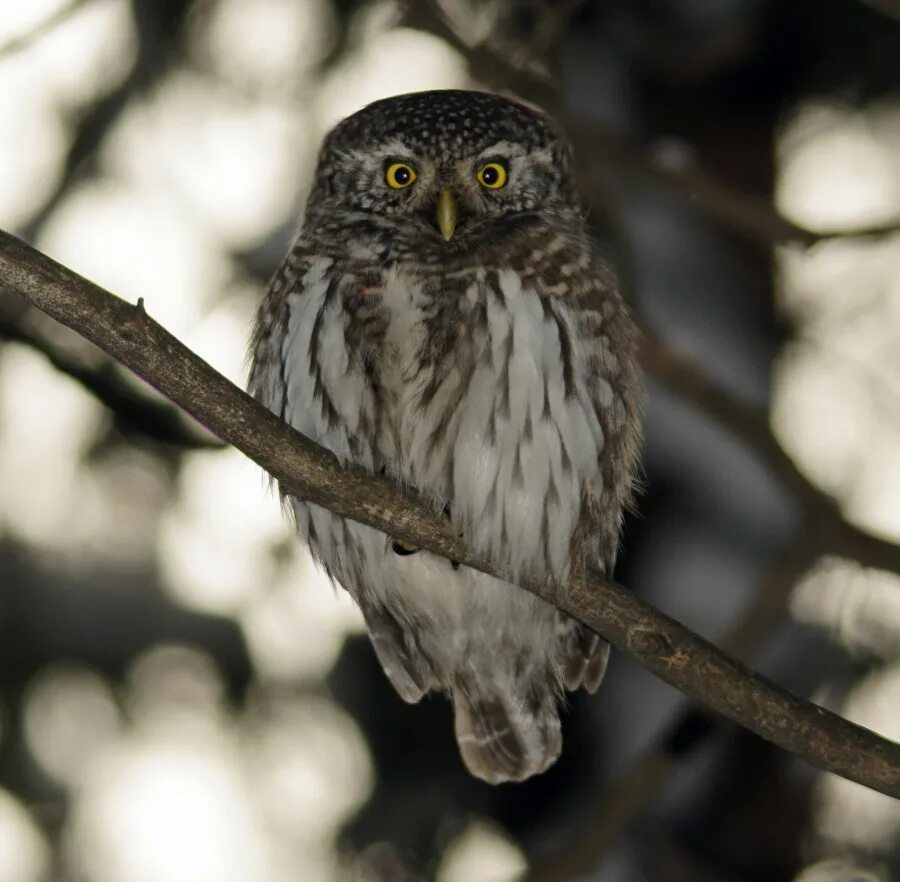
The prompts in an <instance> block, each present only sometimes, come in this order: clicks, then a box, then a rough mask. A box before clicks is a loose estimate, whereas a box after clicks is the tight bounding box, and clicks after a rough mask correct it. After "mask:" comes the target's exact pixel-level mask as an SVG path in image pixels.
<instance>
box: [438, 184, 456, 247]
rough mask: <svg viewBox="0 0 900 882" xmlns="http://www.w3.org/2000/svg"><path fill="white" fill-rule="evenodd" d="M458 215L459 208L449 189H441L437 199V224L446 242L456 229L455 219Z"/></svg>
mask: <svg viewBox="0 0 900 882" xmlns="http://www.w3.org/2000/svg"><path fill="white" fill-rule="evenodd" d="M458 217H459V209H458V208H457V207H456V200H455V199H454V198H453V194H452V193H451V192H450V191H449V190H441V195H440V196H438V201H437V225H438V229H439V230H440V231H441V235H442V236H443V237H444V239H446V240H447V241H448V242H449V241H450V238H451V237H452V236H453V231H454V230H455V229H456V220H457V218H458Z"/></svg>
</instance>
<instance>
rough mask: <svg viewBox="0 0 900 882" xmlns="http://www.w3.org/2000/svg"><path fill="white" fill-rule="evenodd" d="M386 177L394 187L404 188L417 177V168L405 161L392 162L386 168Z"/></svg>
mask: <svg viewBox="0 0 900 882" xmlns="http://www.w3.org/2000/svg"><path fill="white" fill-rule="evenodd" d="M384 179H385V181H387V185H388V186H389V187H391V188H392V189H394V190H402V189H403V188H404V187H408V186H409V185H410V184H411V183H412V182H413V181H414V180H415V179H416V170H415V169H414V168H413V167H412V166H411V165H407V164H406V163H405V162H392V163H391V164H390V165H389V166H388V167H387V168H386V169H385V172H384Z"/></svg>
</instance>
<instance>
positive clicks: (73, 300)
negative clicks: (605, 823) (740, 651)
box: [0, 232, 900, 797]
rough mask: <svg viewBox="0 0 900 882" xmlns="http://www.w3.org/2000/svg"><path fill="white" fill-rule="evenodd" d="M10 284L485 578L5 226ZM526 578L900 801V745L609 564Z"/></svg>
mask: <svg viewBox="0 0 900 882" xmlns="http://www.w3.org/2000/svg"><path fill="white" fill-rule="evenodd" d="M0 284H5V285H6V286H7V287H9V288H10V289H11V290H13V291H15V292H16V293H18V294H19V295H20V296H22V297H24V298H26V299H27V300H28V301H29V302H31V303H32V304H33V305H35V306H37V307H38V309H41V310H43V311H44V312H46V313H47V314H48V315H50V316H52V317H53V318H55V319H56V320H57V321H59V322H62V323H63V324H65V325H67V326H68V327H71V328H72V329H73V330H75V331H77V332H78V333H79V334H81V335H82V336H84V337H86V338H87V339H88V340H90V341H91V342H92V343H94V344H95V345H97V346H99V347H100V348H101V349H103V350H105V351H106V352H108V353H109V354H110V355H112V356H113V357H114V358H116V359H118V360H119V361H121V362H122V363H123V364H124V365H125V366H126V367H128V368H130V369H131V370H133V371H134V372H135V373H137V374H138V375H139V376H141V377H142V378H143V379H145V380H146V381H147V382H149V383H150V384H151V385H153V386H155V387H156V388H157V389H158V390H159V391H160V392H162V393H163V394H164V395H165V396H166V397H168V398H170V399H171V400H172V401H173V402H174V403H175V404H177V405H178V406H179V407H182V408H184V409H185V410H186V411H187V412H188V413H190V414H191V415H192V416H193V417H194V418H195V419H197V420H199V421H200V422H201V423H203V424H204V425H206V426H207V427H208V428H209V429H210V430H211V431H212V432H213V433H214V434H216V435H217V436H218V437H220V438H221V439H222V440H223V441H226V442H228V443H230V444H233V445H234V446H235V447H237V448H238V449H240V450H241V451H243V452H244V453H245V454H246V455H247V456H249V457H250V458H251V459H253V460H254V461H255V462H257V463H258V464H259V465H260V466H262V467H263V468H264V469H265V470H266V471H267V472H269V474H271V475H272V476H273V477H274V478H276V479H277V480H278V481H279V482H281V483H282V484H283V486H284V487H285V489H287V490H288V491H289V492H290V493H292V494H294V495H296V496H299V497H302V498H304V499H307V500H309V501H310V502H312V503H314V504H316V505H321V506H324V507H325V508H328V509H329V510H331V511H333V512H335V513H336V514H338V515H342V516H344V517H348V518H352V519H353V520H356V521H359V522H361V523H364V524H368V525H369V526H371V527H374V528H375V529H377V530H380V531H382V532H384V533H386V534H387V535H388V536H391V537H393V538H394V539H399V540H401V541H404V542H408V543H410V544H412V545H416V546H419V547H422V548H425V549H427V550H428V551H431V552H433V553H435V554H439V555H441V556H442V557H445V558H449V559H451V560H455V561H458V562H459V563H461V564H464V565H466V566H469V567H472V568H474V569H477V570H480V571H482V572H485V573H490V574H492V575H496V576H499V577H500V578H503V577H504V575H505V574H504V573H503V572H502V571H501V570H500V569H499V568H498V567H497V566H495V565H494V564H493V563H492V562H491V561H488V560H485V559H484V558H481V557H478V556H476V555H474V554H473V553H472V552H471V551H470V550H469V549H468V548H467V547H466V545H465V543H464V542H463V540H462V539H461V538H460V536H459V535H458V533H457V531H455V530H454V529H452V528H451V527H450V526H449V525H448V524H447V523H446V521H445V519H444V518H442V517H440V515H439V513H438V512H436V511H435V509H434V507H433V505H430V504H429V502H428V501H426V500H424V499H422V498H421V497H419V496H417V495H415V494H412V493H401V492H400V491H399V490H398V489H397V488H396V487H394V486H393V485H392V484H391V483H390V482H389V481H387V480H385V479H383V478H379V477H377V476H374V475H371V474H368V473H367V472H366V471H365V470H364V469H362V468H359V467H358V466H351V465H344V466H342V465H341V463H340V462H339V461H338V460H337V458H336V457H335V456H334V455H332V454H331V453H330V452H328V451H327V450H325V449H324V448H322V447H320V446H319V445H317V444H315V443H313V442H312V441H311V440H309V439H308V438H305V437H304V436H302V435H300V434H299V433H298V432H296V431H294V430H293V429H292V428H291V427H290V426H288V425H287V424H285V423H284V422H282V421H281V420H280V419H278V418H277V417H275V416H274V415H273V414H271V413H270V412H268V411H267V410H265V409H264V408H263V407H262V406H261V405H260V404H259V403H257V402H256V401H254V400H253V399H252V398H250V396H248V395H247V394H246V393H244V392H243V391H241V390H240V389H239V388H238V387H237V386H235V385H234V384H233V383H231V382H230V381H229V380H227V379H226V378H225V377H223V376H222V375H221V374H218V373H217V372H216V371H214V370H213V369H212V368H211V367H210V366H209V365H208V364H206V362H204V361H203V360H202V359H201V358H199V357H198V356H197V355H195V354H194V353H192V352H191V351H190V350H189V349H187V347H185V346H184V345H183V344H182V343H180V342H179V341H178V340H176V339H175V338H174V337H173V336H172V335H171V334H169V333H168V332H167V331H166V330H165V329H164V328H162V327H161V326H160V325H159V324H157V322H155V321H154V320H153V319H152V318H150V317H149V316H148V315H147V314H146V312H145V311H144V310H143V309H136V308H135V307H134V306H132V305H130V304H128V303H126V302H125V301H123V300H120V299H119V298H118V297H115V296H114V295H113V294H110V293H108V292H106V291H104V290H103V289H102V288H99V287H97V286H96V285H94V284H92V283H91V282H88V281H87V280H85V279H83V278H82V277H81V276H78V275H77V274H76V273H74V272H72V271H71V270H69V269H66V268H65V267H63V266H61V265H60V264H58V263H56V262H55V261H53V260H51V259H50V258H49V257H47V256H46V255H43V254H41V253H40V252H38V251H35V250H34V249H33V248H31V247H29V246H28V245H26V244H25V243H24V242H22V241H21V240H19V239H17V238H15V237H14V236H12V235H10V234H8V233H3V232H0ZM520 584H521V586H522V587H523V588H525V589H526V590H528V591H531V592H532V593H534V594H536V595H537V596H539V597H542V598H543V599H544V600H546V601H548V602H550V603H553V604H555V605H556V606H557V607H559V608H560V609H561V610H563V611H564V612H566V613H568V614H569V615H571V616H574V617H575V618H577V619H579V620H580V621H581V622H583V623H584V624H585V625H587V627H589V628H591V629H592V630H594V631H596V632H597V633H598V634H600V635H602V636H603V637H605V638H606V639H607V640H608V641H609V642H610V643H612V644H613V645H614V646H616V647H617V648H618V649H620V650H621V651H622V652H625V653H627V654H629V655H631V656H632V657H634V658H635V659H636V660H637V661H638V662H640V664H642V665H644V666H645V667H646V668H647V669H648V670H650V671H652V672H653V673H655V674H656V675H657V676H659V677H661V678H662V679H663V680H665V681H666V682H668V683H671V684H672V685H673V686H675V687H676V688H678V689H680V690H682V691H683V692H685V693H686V694H688V695H689V696H691V697H692V698H695V699H696V700H698V701H702V702H703V703H705V704H706V705H708V706H709V707H711V708H712V709H713V710H715V711H717V712H718V713H721V714H723V715H724V716H726V717H728V718H729V719H731V720H734V721H735V722H737V723H740V724H741V725H743V726H746V727H747V728H748V729H750V730H751V731H753V732H755V733H756V734H757V735H760V736H761V737H763V738H765V739H767V740H769V741H771V742H773V743H774V744H777V745H778V746H780V747H782V748H784V749H785V750H788V751H790V752H792V753H795V754H796V755H798V756H800V757H802V758H804V759H806V760H808V761H809V762H811V763H813V764H814V765H817V766H820V767H821V768H824V769H827V770H829V771H832V772H834V773H835V774H838V775H841V776H843V777H845V778H848V779H849V780H852V781H856V782H858V783H860V784H863V785H865V786H867V787H871V788H872V789H875V790H879V791H881V792H882V793H886V794H889V795H892V796H896V797H900V745H898V744H895V743H894V742H891V741H889V740H888V739H886V738H882V737H880V736H879V735H876V734H875V733H874V732H871V731H870V730H868V729H865V728H863V727H861V726H857V725H855V724H854V723H851V722H849V721H847V720H845V719H843V718H841V717H839V716H837V715H836V714H833V713H830V712H829V711H827V710H825V709H824V708H821V707H818V706H816V705H814V704H812V703H810V702H807V701H805V700H803V699H801V698H798V697H797V696H794V695H792V694H791V693H789V692H787V691H786V690H784V689H782V688H781V687H779V686H777V685H776V684H774V683H772V682H771V681H769V680H767V679H766V678H765V677H763V676H761V675H760V674H757V673H756V672H754V671H752V670H750V669H749V668H747V667H745V666H744V665H742V664H741V663H740V662H738V661H736V660H734V659H733V658H731V657H729V656H728V655H726V654H725V653H724V652H722V651H721V650H719V649H717V648H716V647H715V646H713V645H712V644H711V643H708V642H707V641H706V640H704V639H703V638H702V637H699V636H698V635H696V634H694V633H693V632H692V631H690V630H688V629H687V628H685V627H684V626H683V625H681V624H679V623H678V622H676V621H674V620H673V619H670V618H669V617H668V616H666V615H665V614H663V613H661V612H659V611H658V610H656V609H654V608H653V607H652V606H650V605H649V604H646V603H644V602H643V601H641V600H639V599H638V598H637V597H635V596H634V595H633V594H631V593H630V592H629V591H627V590H626V589H624V588H623V587H621V586H620V585H617V584H615V583H613V582H608V581H605V580H604V579H603V578H602V577H601V576H599V575H598V574H597V573H594V572H590V573H588V574H587V575H586V576H584V577H582V576H576V577H573V578H572V579H570V581H569V582H568V583H567V584H566V585H565V586H560V587H558V588H554V587H553V586H549V585H546V584H544V583H538V582H536V581H534V580H529V579H524V580H522V581H521V583H520Z"/></svg>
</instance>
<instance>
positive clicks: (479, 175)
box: [475, 162, 507, 190]
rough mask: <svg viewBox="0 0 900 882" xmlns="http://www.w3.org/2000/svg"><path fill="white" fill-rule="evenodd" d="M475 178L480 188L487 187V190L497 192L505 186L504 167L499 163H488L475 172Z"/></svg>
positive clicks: (505, 175)
mask: <svg viewBox="0 0 900 882" xmlns="http://www.w3.org/2000/svg"><path fill="white" fill-rule="evenodd" d="M475 177H476V179H477V180H478V183H479V184H481V186H482V187H487V188H488V190H499V189H500V188H501V187H502V186H504V185H505V184H506V178H507V174H506V166H504V165H502V164H501V163H499V162H489V163H487V165H483V166H482V167H481V168H480V169H478V171H477V172H475Z"/></svg>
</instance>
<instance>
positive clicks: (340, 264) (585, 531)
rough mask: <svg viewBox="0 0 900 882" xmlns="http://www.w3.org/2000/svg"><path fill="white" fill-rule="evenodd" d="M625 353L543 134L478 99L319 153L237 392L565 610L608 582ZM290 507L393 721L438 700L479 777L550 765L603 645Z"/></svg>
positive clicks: (436, 563) (609, 283) (608, 284)
mask: <svg viewBox="0 0 900 882" xmlns="http://www.w3.org/2000/svg"><path fill="white" fill-rule="evenodd" d="M635 350H636V333H635V328H634V325H633V323H632V321H631V319H630V317H629V314H628V312H627V310H626V308H625V306H624V304H623V302H622V299H621V297H620V295H619V293H618V290H617V288H616V285H615V282H614V279H613V277H612V275H611V273H610V271H609V269H608V267H607V266H606V265H605V264H604V262H603V260H602V259H601V257H600V255H599V254H598V251H597V248H596V246H595V245H594V243H593V242H592V241H591V237H590V235H589V234H588V231H587V229H586V226H585V221H584V214H583V211H582V210H581V208H580V207H579V201H578V197H577V191H576V186H575V181H574V174H573V160H572V156H571V150H570V147H569V146H568V144H567V142H566V140H565V138H564V137H563V135H562V134H561V132H560V131H559V129H558V128H557V126H556V125H555V124H554V123H553V121H552V120H551V119H550V118H549V117H547V116H546V115H544V114H543V113H541V112H539V111H537V110H535V109H533V108H531V107H529V106H526V105H525V104H522V103H519V102H518V101H515V100H510V99H508V98H505V97H501V96H499V95H495V94H490V93H485V92H474V91H456V90H449V91H430V92H419V93H414V94H409V95H401V96H398V97H394V98H388V99H385V100H382V101H377V102H375V103H374V104H370V105H369V106H367V107H365V108H364V109H362V110H360V111H359V112H357V113H355V114H354V115H352V116H350V117H348V118H347V119H345V120H344V121H343V122H341V123H339V124H338V125H337V126H336V127H335V128H334V129H333V130H332V131H331V132H330V133H329V134H328V135H327V137H326V138H325V140H324V143H323V146H322V149H321V153H320V156H319V161H318V167H317V170H316V173H315V179H314V182H313V187H312V190H311V192H310V195H309V199H308V202H307V205H306V211H305V217H304V220H303V224H302V229H301V232H300V234H299V236H298V238H297V239H296V241H295V242H294V244H293V246H292V248H291V250H290V252H289V253H288V255H287V257H286V258H285V260H284V262H283V263H282V265H281V267H280V268H279V269H278V271H277V273H276V274H275V276H274V278H273V280H272V282H271V284H270V286H269V288H268V291H267V293H266V295H265V298H264V301H263V303H262V305H261V307H260V310H259V313H258V317H257V321H256V326H255V331H254V335H253V339H252V342H251V362H252V366H251V372H250V389H251V392H252V394H253V395H254V396H255V397H256V398H257V399H258V400H259V401H260V402H262V403H263V404H264V405H265V406H266V407H267V408H269V409H270V410H272V411H273V412H274V413H275V414H277V415H278V416H280V417H281V418H282V419H284V420H285V421H286V422H288V423H289V424H290V425H292V426H293V427H294V428H296V429H297V430H298V431H300V432H302V433H303V434H304V435H306V436H307V437H309V438H311V439H312V440H314V441H316V442H317V443H319V444H322V445H324V446H325V447H327V448H328V449H329V450H331V451H332V452H333V453H334V454H335V455H336V456H337V457H338V458H339V459H340V460H342V461H343V462H346V463H355V464H357V465H359V466H362V467H363V468H365V469H367V470H368V471H370V472H371V473H373V474H376V475H384V476H386V477H387V478H388V479H389V480H391V481H394V482H396V484H398V485H399V486H400V487H414V488H416V489H417V490H418V491H420V492H421V493H422V494H424V496H425V497H426V498H427V499H429V500H430V501H431V502H433V504H434V508H435V510H436V512H439V513H443V516H444V517H446V518H447V519H448V520H449V522H450V523H451V524H452V526H453V528H454V529H457V530H458V531H459V532H460V534H461V535H462V536H463V537H464V538H465V541H466V542H467V543H468V545H469V547H471V548H472V549H474V550H475V551H476V552H477V553H479V554H480V555H482V556H484V557H486V558H488V559H491V560H493V561H494V562H495V563H496V564H497V565H498V567H500V568H502V570H503V572H504V573H507V574H509V577H510V578H511V579H512V580H515V579H517V578H518V577H520V576H524V575H526V574H527V575H528V576H529V577H530V578H532V579H539V580H541V581H542V582H544V583H546V584H549V585H561V584H563V583H564V582H565V580H566V579H567V578H568V577H569V576H570V575H571V574H573V573H577V572H581V571H582V569H583V568H584V567H585V566H586V565H587V564H591V565H594V566H597V567H600V568H601V569H602V570H603V571H605V572H607V573H609V572H610V571H611V569H612V566H613V562H614V560H615V557H616V550H617V544H618V541H619V533H620V526H621V521H622V512H623V508H624V507H625V506H626V505H627V504H628V502H629V499H630V496H631V493H632V487H633V485H634V475H635V469H636V462H637V452H638V447H639V437H640V418H639V415H640V402H641V393H640V383H639V377H638V372H637V368H636V363H635ZM282 495H283V498H284V501H285V504H286V506H287V507H288V509H289V510H290V511H291V513H292V515H293V518H294V520H295V522H296V525H297V528H298V530H299V532H300V534H301V535H302V536H303V537H304V539H305V541H306V542H307V543H308V544H309V547H310V549H311V551H312V553H313V555H314V556H315V558H316V559H317V560H318V561H319V563H320V564H321V565H322V567H324V569H325V570H326V571H327V573H328V574H329V575H330V576H331V578H332V579H333V580H334V581H335V582H337V583H339V584H340V585H341V586H342V587H343V588H344V589H345V590H346V591H348V592H349V593H350V595H351V596H352V597H353V599H354V601H355V602H356V603H357V604H358V606H359V608H360V610H361V612H362V615H363V617H364V619H365V623H366V626H367V629H368V632H369V636H370V638H371V642H372V646H373V648H374V650H375V653H376V655H377V657H378V660H379V661H380V663H381V666H382V667H383V668H384V672H385V674H386V675H387V677H388V679H389V680H390V682H391V683H392V684H393V686H394V688H395V689H396V691H397V692H398V693H399V695H400V697H401V698H402V699H403V700H404V701H407V702H411V703H414V702H417V701H419V699H421V698H422V696H423V695H425V694H426V693H427V692H430V691H432V690H435V691H440V692H444V693H446V694H447V696H448V697H449V698H450V700H451V701H452V703H453V709H454V729H455V734H456V739H457V742H458V744H459V749H460V753H461V755H462V759H463V761H464V763H465V765H466V767H467V768H468V769H469V771H470V772H471V773H472V774H473V775H475V776H477V777H478V778H481V779H483V780H484V781H487V782H490V783H494V784H496V783H500V782H504V781H521V780H523V779H525V778H528V777H529V776H531V775H535V774H537V773H539V772H542V771H544V770H545V769H546V768H547V767H548V766H549V765H551V763H553V762H554V760H555V759H556V758H557V756H558V755H559V753H560V749H561V734H560V722H559V714H558V705H559V703H560V701H561V699H562V697H563V695H564V692H565V690H575V689H578V688H579V687H584V688H585V689H587V690H588V691H589V692H593V691H594V690H596V688H597V687H598V686H599V684H600V681H601V679H602V678H603V674H604V670H605V668H606V663H607V658H608V654H609V647H608V645H607V644H606V643H605V642H604V641H602V640H601V639H600V638H599V637H598V636H597V635H596V634H594V633H592V632H591V631H589V630H587V629H586V628H584V627H583V626H582V625H580V624H579V623H577V622H576V621H574V620H573V619H571V618H569V617H567V616H566V615H564V614H562V613H560V612H558V611H557V610H556V609H555V608H554V607H553V606H551V605H550V604H548V603H546V602H545V601H543V600H541V599H539V598H538V597H536V596H533V595H531V594H529V593H527V592H526V591H523V590H521V589H520V588H518V587H516V586H515V585H514V584H511V583H508V582H505V581H502V580H500V579H496V578H493V577H491V576H488V575H485V574H483V573H480V572H475V571H472V570H470V569H468V568H466V567H461V566H459V565H458V564H456V563H454V562H453V561H449V560H444V559H443V558H440V557H438V556H435V555H433V554H430V553H428V552H425V551H420V550H418V549H416V548H413V547H409V546H407V545H405V544H403V543H400V542H396V541H393V540H392V539H391V538H390V537H389V536H386V535H384V534H383V533H380V532H378V531H377V530H374V529H372V528H370V527H367V526H364V525H362V524H359V523H356V522H355V521H350V520H347V519H345V518H342V517H338V516H336V515H333V514H331V512H329V511H327V510H326V509H324V508H321V507H319V506H316V505H312V504H310V503H308V502H306V501H305V500H303V499H298V498H296V497H292V496H290V495H288V494H287V493H285V492H284V491H283V493H282ZM398 737H402V736H398Z"/></svg>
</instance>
